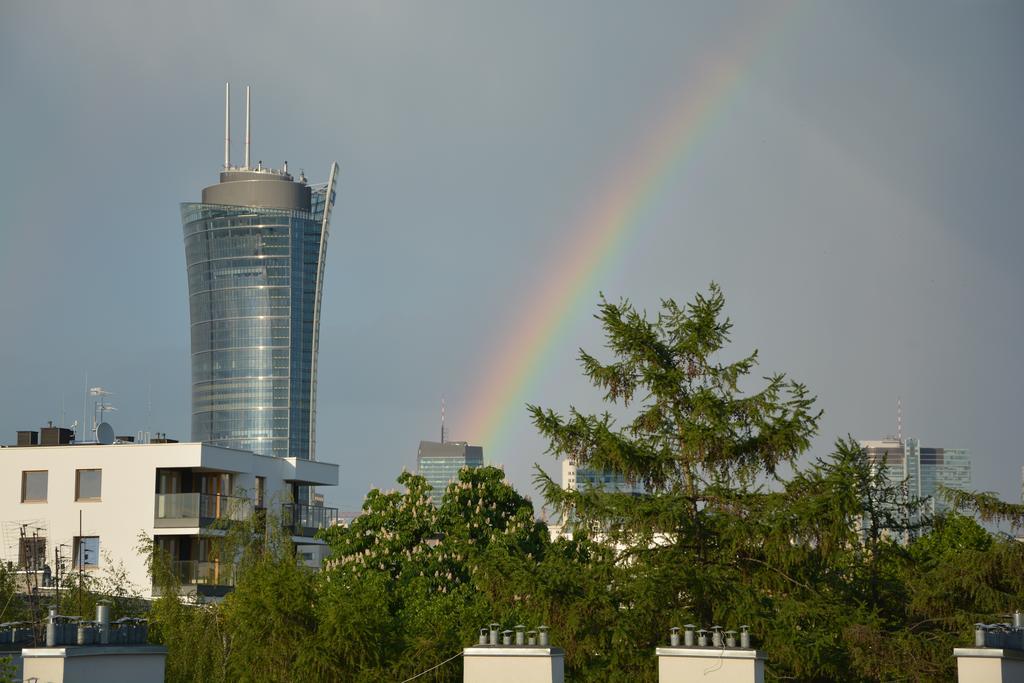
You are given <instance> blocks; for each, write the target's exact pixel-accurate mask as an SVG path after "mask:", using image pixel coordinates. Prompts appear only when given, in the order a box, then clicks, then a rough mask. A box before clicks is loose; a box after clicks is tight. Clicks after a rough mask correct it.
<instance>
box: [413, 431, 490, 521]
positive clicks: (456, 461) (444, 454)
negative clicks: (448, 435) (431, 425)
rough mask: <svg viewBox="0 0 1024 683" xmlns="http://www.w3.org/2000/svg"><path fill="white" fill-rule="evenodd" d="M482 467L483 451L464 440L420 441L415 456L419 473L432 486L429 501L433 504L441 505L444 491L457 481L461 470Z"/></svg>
mask: <svg viewBox="0 0 1024 683" xmlns="http://www.w3.org/2000/svg"><path fill="white" fill-rule="evenodd" d="M483 464H484V449H483V448H481V447H480V446H470V445H469V444H468V443H466V442H465V441H445V442H443V443H438V442H437V441H420V447H419V450H418V451H417V453H416V472H417V474H419V475H420V476H422V477H424V478H425V479H426V480H427V483H428V484H430V486H431V489H432V491H431V492H430V500H431V502H433V503H434V505H440V504H441V498H442V497H444V491H445V489H446V488H448V484H450V483H451V482H453V481H455V480H456V479H457V478H458V476H459V470H461V469H462V468H463V467H482V466H483Z"/></svg>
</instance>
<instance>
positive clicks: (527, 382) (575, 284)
mask: <svg viewBox="0 0 1024 683" xmlns="http://www.w3.org/2000/svg"><path fill="white" fill-rule="evenodd" d="M794 6H795V3H787V4H785V5H781V6H779V7H782V9H781V10H776V11H775V12H773V14H772V15H770V16H765V17H761V18H760V20H759V21H754V22H751V24H752V30H748V31H744V32H741V34H739V35H737V36H736V37H735V39H734V40H733V42H732V44H731V46H732V49H726V50H723V51H722V52H721V53H720V54H716V55H713V58H712V59H710V60H709V61H707V62H706V63H705V64H704V68H702V69H700V70H699V72H698V73H700V77H699V80H698V82H697V84H696V85H693V84H688V85H687V87H686V89H685V92H684V93H682V95H681V96H680V97H678V98H677V100H676V101H675V102H674V103H673V106H670V107H669V108H668V114H667V115H664V116H662V117H660V120H659V121H657V123H656V125H654V126H652V127H650V128H649V130H650V132H649V133H648V134H647V135H645V136H642V137H641V141H640V144H639V145H638V146H637V147H636V152H635V153H633V154H632V155H631V158H630V160H629V161H628V163H626V164H625V165H623V166H622V167H621V168H620V169H618V171H617V172H616V173H615V174H613V176H612V178H611V181H610V182H608V183H607V189H606V191H604V192H603V193H601V194H600V195H598V201H597V202H595V203H594V204H593V205H592V206H590V207H589V208H588V209H587V210H585V211H583V212H582V217H581V219H580V220H579V221H577V222H576V224H575V227H574V228H573V229H572V230H571V231H570V238H569V239H568V240H567V241H566V244H565V245H564V247H563V248H562V249H561V250H558V251H556V253H557V254H558V256H559V258H556V259H554V260H553V262H552V267H550V269H549V271H548V273H547V276H546V277H544V278H542V279H541V281H540V284H539V285H538V286H537V287H536V289H535V291H534V292H533V294H532V296H528V297H527V298H526V299H525V306H524V309H523V311H522V313H521V314H520V315H519V316H518V317H517V318H514V320H515V323H516V324H515V325H513V326H511V327H510V328H509V330H510V331H512V332H514V333H513V334H507V335H505V336H504V341H503V342H502V343H500V344H498V345H497V346H496V347H492V348H494V349H496V351H497V352H496V353H491V354H489V355H488V358H489V359H491V365H490V366H489V367H488V368H486V369H485V371H484V372H483V373H481V377H482V381H481V382H480V383H479V384H478V385H477V387H476V390H475V392H474V393H473V394H472V395H471V400H470V403H469V408H470V409H469V415H468V420H467V423H466V429H465V430H460V431H463V432H464V434H465V436H466V437H467V438H469V439H470V440H471V442H472V443H479V444H481V445H483V446H484V447H485V450H487V449H493V448H500V443H501V440H502V438H503V435H504V434H505V432H506V431H507V430H508V428H509V427H510V426H511V425H512V424H514V423H515V422H516V421H522V420H525V419H526V411H525V407H524V403H525V402H526V401H527V397H526V393H527V391H528V389H529V387H530V386H531V385H532V383H533V382H534V380H535V379H536V378H538V377H539V376H541V375H542V374H543V371H544V369H545V368H546V367H547V365H548V362H549V358H548V356H549V355H550V354H549V351H550V349H551V348H552V347H554V346H555V345H556V342H557V341H558V340H559V339H560V338H561V337H562V336H563V335H564V334H565V333H566V331H567V328H568V327H569V325H568V321H569V320H571V319H572V313H573V312H574V311H576V310H579V309H580V308H581V307H583V308H590V307H593V306H594V305H595V304H596V297H597V286H596V285H597V282H598V281H599V280H600V278H601V276H602V275H603V274H604V273H605V271H606V270H607V269H608V268H609V266H610V265H611V264H612V263H614V261H615V256H616V255H617V254H619V253H620V252H621V250H622V248H623V247H624V244H625V242H626V241H627V239H628V238H629V236H630V235H631V234H632V233H634V232H635V231H637V230H639V229H640V228H641V227H642V226H643V225H644V222H643V218H644V215H645V213H646V210H647V209H648V208H650V207H651V206H652V205H653V204H654V202H655V201H656V200H657V199H658V197H659V196H661V195H662V194H663V192H664V190H665V189H666V188H667V187H670V186H671V182H672V180H673V179H674V178H675V177H676V176H677V173H678V171H679V170H680V168H681V167H682V166H683V165H684V164H686V162H687V161H689V160H690V159H692V158H693V153H694V151H695V150H696V148H697V147H698V145H699V143H700V141H701V140H702V139H703V138H705V137H706V135H707V133H708V131H709V130H711V128H712V126H713V124H714V123H715V121H716V120H717V119H718V118H719V116H718V115H719V114H720V113H721V112H722V110H723V109H725V107H726V105H727V104H728V103H729V102H730V101H731V100H732V99H733V97H732V96H733V95H734V94H735V93H736V92H737V91H738V90H739V85H740V84H741V83H742V81H743V77H744V75H745V74H747V73H748V72H749V71H750V69H751V68H752V66H753V64H754V62H755V61H756V58H757V57H758V56H759V55H761V54H762V53H763V49H762V47H763V44H764V43H765V42H768V39H769V38H771V37H775V36H777V35H778V34H779V28H778V27H779V25H780V24H784V23H785V22H783V21H782V20H783V19H785V18H786V17H788V16H789V15H791V14H792V7H794ZM772 42H773V43H774V42H777V41H772Z"/></svg>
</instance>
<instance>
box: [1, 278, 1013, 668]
mask: <svg viewBox="0 0 1024 683" xmlns="http://www.w3.org/2000/svg"><path fill="white" fill-rule="evenodd" d="M724 303H725V302H724V297H723V296H722V293H721V291H720V290H719V288H718V287H717V286H715V285H712V286H711V287H710V289H709V291H708V292H707V293H705V294H700V295H698V296H697V297H696V298H695V299H694V300H693V302H691V303H689V304H687V305H685V306H680V305H677V304H676V303H675V302H674V301H671V300H666V301H664V302H662V306H661V310H660V311H659V312H658V314H657V316H656V317H654V318H653V319H648V317H647V315H646V314H645V313H643V312H641V311H637V310H636V309H635V308H634V307H633V306H632V305H631V304H630V303H629V302H620V303H617V304H613V303H610V302H608V301H602V302H601V304H600V306H599V309H598V315H597V318H598V320H599V321H600V322H601V324H602V326H603V328H604V331H605V337H606V342H607V349H608V351H609V353H610V355H611V358H610V360H607V361H602V360H600V359H599V358H598V357H597V356H596V355H591V354H589V353H587V352H585V351H583V350H581V351H580V360H581V363H582V366H583V371H584V372H585V374H586V375H587V377H589V378H590V380H591V381H592V383H593V384H594V386H595V387H596V388H597V389H598V390H599V391H600V392H601V394H602V396H603V398H604V399H605V401H606V402H607V404H608V410H607V412H604V413H602V414H599V415H589V414H584V413H582V412H580V411H577V410H576V409H575V408H573V407H569V409H568V411H567V412H566V413H565V415H561V414H559V413H557V412H555V411H553V410H550V409H542V408H540V407H538V406H530V407H529V412H530V415H531V416H532V418H533V420H534V422H535V424H536V426H537V428H538V430H539V431H540V433H541V434H542V435H543V436H544V437H546V439H547V441H548V444H549V450H550V452H551V453H552V454H553V455H554V456H555V457H557V458H569V459H571V460H572V461H573V462H575V463H576V464H577V465H578V466H579V467H586V468H592V469H595V470H599V471H614V472H619V473H622V474H623V475H624V476H625V477H626V478H627V479H628V480H629V481H631V482H634V483H639V484H642V486H643V489H644V490H645V491H646V493H644V494H643V495H634V494H627V493H623V492H620V491H617V490H614V489H607V490H606V489H602V488H592V489H586V490H581V491H572V490H566V489H563V488H562V486H561V485H560V484H559V483H557V482H555V481H554V480H553V479H552V478H551V477H549V476H548V475H547V474H546V473H545V472H544V471H543V470H541V469H539V468H538V471H537V477H536V483H537V485H538V488H539V490H540V491H541V493H542V494H543V496H544V499H545V503H546V505H547V506H548V507H549V508H550V509H552V510H553V511H555V513H556V514H557V515H558V519H559V521H560V533H559V534H557V535H556V536H555V538H554V539H552V537H551V536H550V535H549V532H548V529H547V528H546V526H545V525H544V524H542V523H540V522H539V521H537V519H536V516H537V512H538V511H537V510H535V509H534V507H533V504H532V503H531V501H530V500H529V499H527V498H525V497H524V496H522V495H521V494H520V493H519V492H517V491H516V490H515V489H513V488H512V487H511V486H509V484H508V483H507V482H506V481H505V480H504V474H503V472H502V471H501V470H500V469H497V468H493V467H483V468H478V469H466V470H463V471H461V472H460V473H459V476H458V479H457V480H456V481H455V482H452V483H451V484H450V485H449V486H448V487H447V489H446V491H445V492H444V496H443V498H442V501H441V503H440V505H439V506H438V507H435V506H434V505H432V504H431V502H430V498H429V492H430V489H429V486H428V485H427V482H426V481H425V480H424V479H423V478H422V477H419V476H416V475H413V474H410V473H403V474H402V475H401V476H400V477H399V478H398V484H399V486H400V488H398V489H396V490H392V491H380V490H377V489H374V490H372V491H370V492H369V493H368V494H367V496H366V499H365V502H364V504H363V510H362V514H361V515H359V516H358V517H356V518H355V519H354V520H353V521H352V523H351V524H350V525H349V526H347V527H333V528H331V529H328V530H326V531H324V532H322V538H323V540H324V541H325V542H326V543H327V544H328V546H329V547H330V550H331V558H330V560H329V561H328V562H327V564H326V566H325V568H324V569H323V571H321V572H319V573H311V572H309V571H307V570H306V569H305V568H304V567H302V566H301V565H300V563H299V562H298V561H297V558H296V556H295V552H294V549H293V547H292V545H291V543H290V540H289V538H288V537H287V536H284V535H283V534H282V533H281V532H280V531H279V530H280V524H278V523H277V522H275V521H274V520H269V519H262V520H260V519H256V520H253V521H252V522H251V523H249V524H246V525H234V526H232V527H230V528H228V529H224V530H223V534H222V542H221V544H220V545H221V547H220V549H219V550H218V552H220V553H221V557H222V558H223V559H224V560H225V561H227V560H228V559H231V560H232V562H235V563H237V564H238V567H239V569H238V572H237V587H236V590H235V591H234V592H233V593H231V594H230V595H229V596H228V597H227V598H226V599H224V601H223V602H221V603H219V604H206V605H194V604H188V603H187V602H183V601H182V600H181V599H180V598H179V597H178V593H177V589H176V586H175V585H174V582H173V575H171V574H170V573H169V572H167V571H166V570H165V568H164V567H163V564H162V559H161V557H160V555H159V553H158V552H157V550H156V548H154V547H153V546H152V544H151V543H150V545H148V546H147V552H148V554H149V557H150V559H151V570H152V571H153V573H154V577H155V578H156V580H157V583H161V584H162V583H165V582H166V588H165V590H164V591H163V592H162V597H160V599H158V600H157V601H156V602H155V603H154V605H153V607H152V611H151V614H152V618H153V629H152V632H153V634H154V639H156V640H157V641H158V642H163V643H166V644H167V645H168V647H169V650H170V653H169V657H168V668H167V671H168V680H170V681H200V680H202V681H207V680H209V681H228V680H240V681H257V680H258V681H286V680H309V681H360V682H362V681H379V680H397V681H404V680H406V679H409V678H411V677H413V676H417V675H419V674H423V675H421V676H419V677H418V678H417V679H416V680H417V681H452V682H455V681H460V680H461V678H462V667H461V662H460V660H459V659H458V658H457V655H458V653H459V652H460V651H461V650H462V648H463V647H465V646H467V645H470V644H472V643H475V642H476V636H477V629H478V628H479V627H481V626H483V625H485V624H487V623H489V622H499V623H501V624H503V625H506V626H510V625H512V624H517V623H522V624H525V625H528V626H530V627H533V626H536V625H539V624H542V623H543V624H547V625H548V626H550V628H551V633H552V638H553V643H554V644H555V645H557V646H559V647H562V648H564V650H565V662H566V667H567V677H568V678H571V679H572V680H579V681H630V682H632V681H641V682H642V681H652V682H653V681H656V680H657V671H656V662H655V658H654V649H655V647H656V646H657V645H659V644H663V643H664V642H665V640H666V638H667V631H668V628H669V627H670V626H673V625H682V624H684V623H687V622H693V623H698V624H701V625H703V626H709V625H712V624H723V625H728V626H731V627H737V626H739V625H741V624H747V625H749V626H750V627H751V630H752V632H753V633H754V634H755V644H756V645H757V646H758V647H760V648H762V649H764V650H765V651H766V652H767V653H768V657H769V661H768V671H767V674H768V679H769V680H795V681H891V680H904V681H935V680H951V679H952V678H953V677H954V675H955V674H954V662H953V658H952V656H951V654H952V648H953V647H955V646H957V645H963V644H967V643H969V642H971V629H972V625H973V624H974V623H975V622H977V621H984V622H992V621H996V620H999V619H1000V617H1001V615H1002V614H1004V613H1006V612H1008V611H1011V610H1012V609H1014V608H1018V607H1021V606H1022V605H1024V575H1022V574H1021V573H1020V572H1019V567H1020V566H1021V564H1022V561H1024V544H1021V543H1018V542H1017V541H1015V540H1012V539H1008V538H1006V537H1001V536H996V535H993V534H991V533H989V532H988V531H987V530H985V529H984V528H983V527H982V526H980V525H979V524H978V523H977V522H975V521H974V519H973V516H974V515H977V516H978V517H980V518H981V519H982V520H996V519H999V520H1004V521H1010V522H1011V523H1015V524H1018V525H1019V524H1020V523H1021V522H1024V507H1022V506H1019V505H1013V504H1009V503H1005V502H1003V501H999V500H998V499H997V498H995V497H994V496H992V495H991V494H979V493H973V492H962V491H943V492H942V495H943V496H944V497H945V499H948V500H950V501H951V502H952V507H953V509H954V510H955V511H953V512H948V513H945V514H939V515H937V516H934V517H933V516H930V515H928V514H926V511H925V508H924V506H923V504H922V502H921V501H916V500H914V499H913V497H912V496H910V494H909V492H908V488H907V486H906V482H899V481H891V480H890V479H888V478H887V476H886V474H885V472H884V470H882V469H881V468H879V467H877V466H876V465H875V464H873V463H872V462H870V461H869V459H868V457H867V455H866V453H865V452H864V451H863V450H862V449H861V448H860V447H859V445H858V444H857V443H856V442H855V441H854V440H853V439H852V438H845V439H839V440H837V441H836V442H835V447H834V449H833V450H832V452H831V453H829V454H827V455H824V456H821V457H815V458H808V457H806V454H807V451H808V449H809V448H810V444H811V439H812V438H813V436H814V435H815V433H816V431H817V427H818V422H819V418H820V415H821V413H820V411H818V410H817V409H816V408H815V407H814V398H813V397H812V396H811V394H810V392H809V391H808V390H807V388H806V387H805V386H804V385H803V384H801V383H799V382H796V381H793V380H790V379H788V378H787V377H786V376H785V375H782V374H769V375H767V376H765V377H761V378H758V377H757V376H756V373H755V371H756V369H757V362H758V356H757V353H756V352H753V353H750V354H747V355H743V356H740V357H739V359H738V360H726V359H727V358H728V354H729V353H730V351H729V348H728V343H729V336H730V332H731V323H730V322H729V320H728V319H725V318H723V315H722V314H723V310H724ZM801 456H805V457H801ZM0 578H2V577H0ZM0 587H2V586H0ZM452 657H455V659H454V660H453V661H448V662H446V660H449V659H450V658H452ZM438 665H440V666H438ZM434 666H437V668H436V669H432V670H430V671H427V670H428V669H431V667H434ZM424 672H426V673H424Z"/></svg>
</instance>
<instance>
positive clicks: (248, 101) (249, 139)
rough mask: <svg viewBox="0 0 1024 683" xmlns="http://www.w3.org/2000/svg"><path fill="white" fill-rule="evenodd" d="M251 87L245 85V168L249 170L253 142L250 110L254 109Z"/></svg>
mask: <svg viewBox="0 0 1024 683" xmlns="http://www.w3.org/2000/svg"><path fill="white" fill-rule="evenodd" d="M249 90H250V88H249V86H245V170H247V171H248V170H249V143H250V142H252V137H251V136H250V130H251V127H250V122H249V118H250V116H249V115H250V112H251V111H252V100H251V98H250V92H249Z"/></svg>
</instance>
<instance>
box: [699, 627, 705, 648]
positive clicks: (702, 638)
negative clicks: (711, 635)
mask: <svg viewBox="0 0 1024 683" xmlns="http://www.w3.org/2000/svg"><path fill="white" fill-rule="evenodd" d="M707 646H708V632H707V631H706V630H705V629H700V630H699V631H697V647H707Z"/></svg>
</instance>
